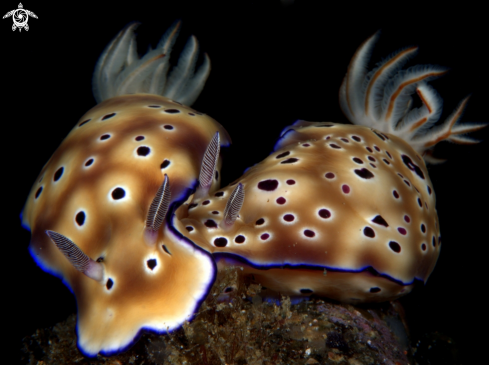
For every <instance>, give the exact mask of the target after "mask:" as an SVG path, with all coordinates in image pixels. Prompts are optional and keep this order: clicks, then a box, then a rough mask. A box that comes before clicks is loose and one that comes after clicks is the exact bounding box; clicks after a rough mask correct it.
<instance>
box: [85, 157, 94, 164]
mask: <svg viewBox="0 0 489 365" xmlns="http://www.w3.org/2000/svg"><path fill="white" fill-rule="evenodd" d="M91 164H93V158H90V159H89V160H87V162H85V166H90V165H91Z"/></svg>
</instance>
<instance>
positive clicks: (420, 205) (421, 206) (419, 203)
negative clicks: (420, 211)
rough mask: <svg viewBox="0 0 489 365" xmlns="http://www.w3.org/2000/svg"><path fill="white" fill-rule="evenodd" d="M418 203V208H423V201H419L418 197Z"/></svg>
mask: <svg viewBox="0 0 489 365" xmlns="http://www.w3.org/2000/svg"><path fill="white" fill-rule="evenodd" d="M418 205H419V207H420V208H423V203H421V199H420V198H418Z"/></svg>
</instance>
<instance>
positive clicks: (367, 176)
mask: <svg viewBox="0 0 489 365" xmlns="http://www.w3.org/2000/svg"><path fill="white" fill-rule="evenodd" d="M354 172H355V174H357V175H358V176H360V177H361V178H362V179H371V178H373V177H374V174H372V173H371V172H370V171H369V170H367V169H366V168H363V169H355V170H354Z"/></svg>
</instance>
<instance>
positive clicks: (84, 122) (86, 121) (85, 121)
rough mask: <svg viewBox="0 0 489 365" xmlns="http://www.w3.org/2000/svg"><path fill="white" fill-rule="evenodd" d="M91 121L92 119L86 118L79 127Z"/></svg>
mask: <svg viewBox="0 0 489 365" xmlns="http://www.w3.org/2000/svg"><path fill="white" fill-rule="evenodd" d="M89 121H91V119H87V120H84V121H83V122H81V123H80V124H78V127H81V126H82V125H84V124H87V123H88V122H89Z"/></svg>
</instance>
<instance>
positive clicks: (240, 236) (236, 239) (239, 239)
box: [234, 234, 246, 243]
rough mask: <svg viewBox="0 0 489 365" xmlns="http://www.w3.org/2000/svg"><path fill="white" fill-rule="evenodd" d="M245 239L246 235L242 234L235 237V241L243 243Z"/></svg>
mask: <svg viewBox="0 0 489 365" xmlns="http://www.w3.org/2000/svg"><path fill="white" fill-rule="evenodd" d="M245 240H246V238H245V236H243V235H241V234H240V235H239V236H236V238H235V239H234V242H236V243H243V242H244V241H245Z"/></svg>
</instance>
